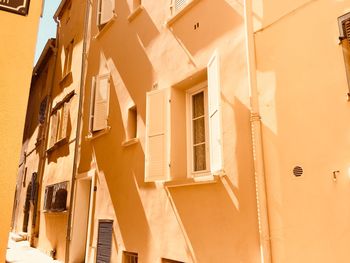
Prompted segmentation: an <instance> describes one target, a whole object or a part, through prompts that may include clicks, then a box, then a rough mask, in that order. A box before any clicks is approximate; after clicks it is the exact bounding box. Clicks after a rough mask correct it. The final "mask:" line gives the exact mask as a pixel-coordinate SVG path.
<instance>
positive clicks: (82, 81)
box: [65, 0, 90, 263]
mask: <svg viewBox="0 0 350 263" xmlns="http://www.w3.org/2000/svg"><path fill="white" fill-rule="evenodd" d="M89 13H90V0H86V7H85V18H84V35H83V54H82V58H81V69H80V74H81V75H80V92H79V108H78V119H77V129H76V136H75V139H76V140H75V149H74V161H73V172H72V179H71V189H70V200H69V211H68V227H67V240H66V254H65V262H66V263H68V262H69V252H70V251H69V246H70V240H71V230H72V226H71V224H72V218H73V213H72V212H73V211H72V208H73V203H74V195H73V194H74V189H75V175H76V174H77V171H78V160H79V153H80V152H79V149H80V141H81V136H80V135H81V129H82V127H81V126H82V123H83V122H82V118H83V113H82V109H83V101H84V86H85V68H86V67H85V65H86V63H85V61H86V46H87V34H88V22H89Z"/></svg>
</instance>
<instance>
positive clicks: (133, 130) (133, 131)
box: [126, 106, 137, 141]
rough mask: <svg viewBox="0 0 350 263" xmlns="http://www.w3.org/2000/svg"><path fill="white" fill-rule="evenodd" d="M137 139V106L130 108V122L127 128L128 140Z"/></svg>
mask: <svg viewBox="0 0 350 263" xmlns="http://www.w3.org/2000/svg"><path fill="white" fill-rule="evenodd" d="M136 137H137V110H136V106H134V107H131V108H129V111H128V122H127V127H126V140H127V141H128V140H131V139H134V138H136Z"/></svg>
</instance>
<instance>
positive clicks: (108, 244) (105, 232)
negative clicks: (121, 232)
mask: <svg viewBox="0 0 350 263" xmlns="http://www.w3.org/2000/svg"><path fill="white" fill-rule="evenodd" d="M112 233H113V220H102V219H101V220H99V222H98V237H97V253H96V254H97V255H96V263H109V262H111V252H112Z"/></svg>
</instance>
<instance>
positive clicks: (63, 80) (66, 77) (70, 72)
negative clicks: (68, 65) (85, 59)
mask: <svg viewBox="0 0 350 263" xmlns="http://www.w3.org/2000/svg"><path fill="white" fill-rule="evenodd" d="M69 79H72V71H69V72H68V73H67V74H66V75H64V76H63V78H62V79H61V80H60V83H59V85H60V86H63V85H64V83H65V82H67V81H68V80H69Z"/></svg>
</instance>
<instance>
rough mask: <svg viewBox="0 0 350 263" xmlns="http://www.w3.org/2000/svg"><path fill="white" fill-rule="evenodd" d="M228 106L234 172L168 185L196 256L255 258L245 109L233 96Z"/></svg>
mask: <svg viewBox="0 0 350 263" xmlns="http://www.w3.org/2000/svg"><path fill="white" fill-rule="evenodd" d="M230 107H232V109H233V110H234V113H235V118H236V119H235V126H236V136H237V140H236V144H235V146H234V149H233V151H234V153H233V154H234V155H232V156H231V160H229V161H230V163H229V164H227V165H231V163H233V164H235V165H236V167H235V169H234V170H235V171H236V173H237V176H236V174H235V175H231V174H229V175H225V176H224V177H222V178H220V179H218V181H217V182H216V183H211V184H201V185H191V186H181V187H169V188H168V190H169V193H170V195H171V199H172V203H173V206H174V209H175V210H176V214H177V217H178V220H179V221H180V222H181V224H182V226H183V231H184V232H185V235H187V238H188V242H189V245H190V246H191V247H192V251H193V252H194V254H195V255H194V257H195V260H196V262H201V263H202V262H203V263H212V262H222V263H226V262H227V263H231V262H233V259H236V260H237V262H238V260H239V262H259V258H260V247H259V242H258V240H259V234H258V233H259V232H258V223H257V214H256V196H255V180H254V170H253V159H252V156H253V155H252V152H251V151H252V147H251V134H250V132H246V131H250V128H249V127H250V122H249V116H250V111H249V109H247V108H246V106H244V105H243V104H242V103H240V102H239V101H238V100H237V99H236V100H235V102H234V103H231V104H230ZM234 157H236V159H233V158H234ZM230 170H232V169H230Z"/></svg>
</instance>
